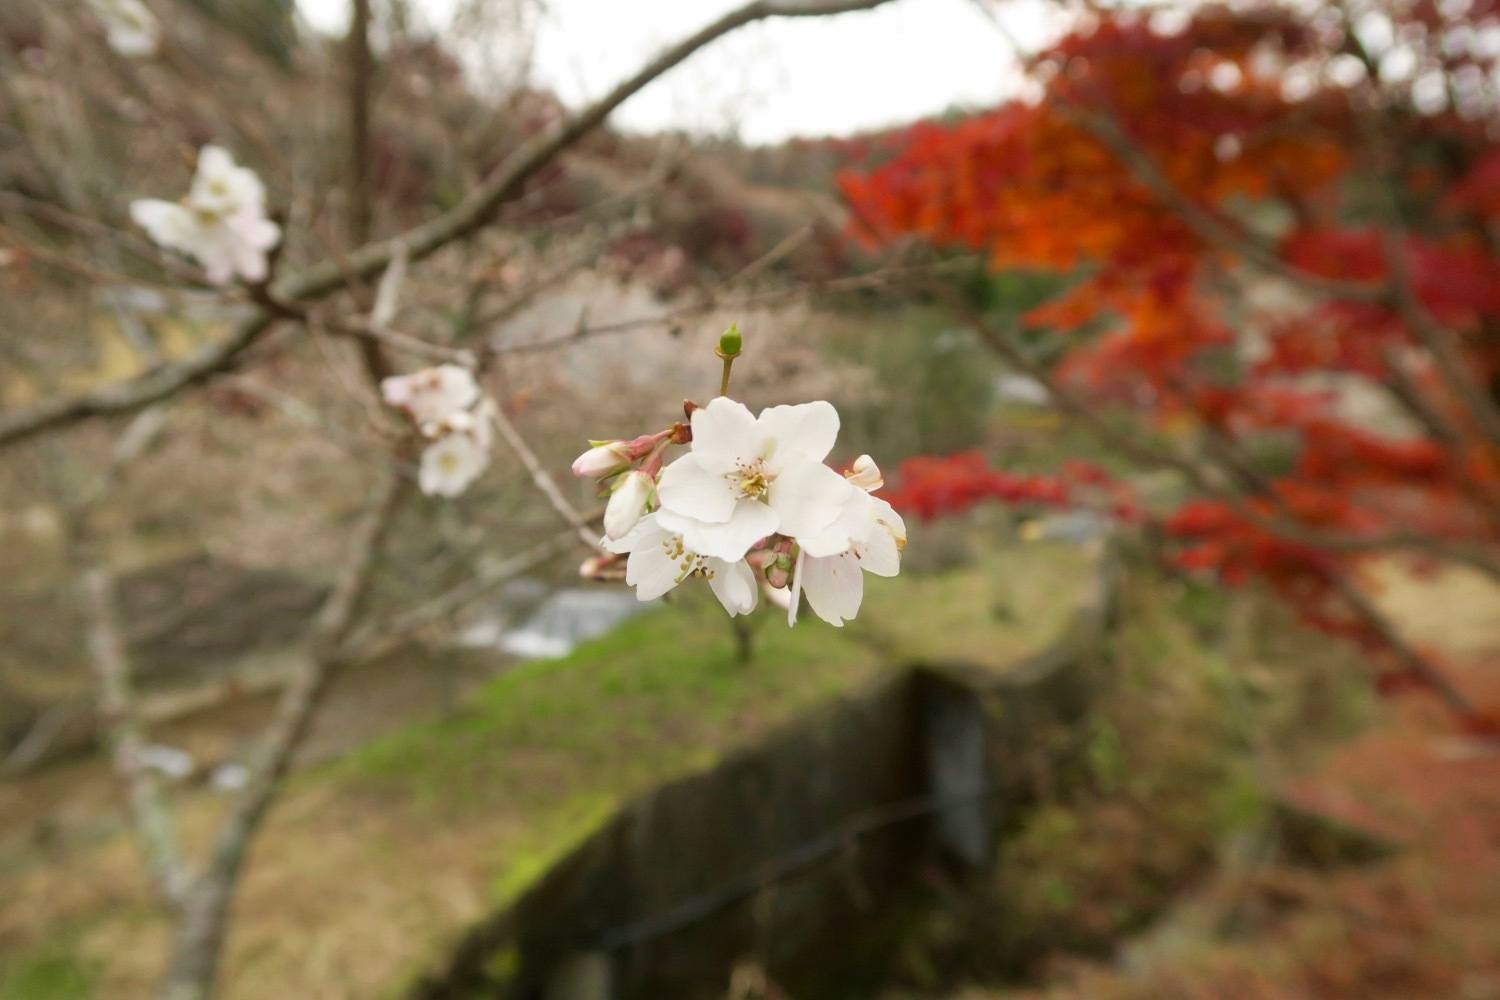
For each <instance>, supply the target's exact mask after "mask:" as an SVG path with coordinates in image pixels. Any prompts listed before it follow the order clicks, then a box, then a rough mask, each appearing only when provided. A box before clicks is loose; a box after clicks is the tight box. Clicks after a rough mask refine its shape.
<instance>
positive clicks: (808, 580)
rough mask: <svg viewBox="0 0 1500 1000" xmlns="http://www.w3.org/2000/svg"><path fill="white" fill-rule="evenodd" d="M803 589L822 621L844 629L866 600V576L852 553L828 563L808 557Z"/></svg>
mask: <svg viewBox="0 0 1500 1000" xmlns="http://www.w3.org/2000/svg"><path fill="white" fill-rule="evenodd" d="M802 589H803V590H804V591H805V592H806V593H807V603H808V604H810V605H812V609H813V612H814V613H815V614H817V616H818V617H819V618H821V619H823V620H824V621H825V622H827V623H828V624H830V625H833V626H835V627H836V628H842V627H843V625H844V622H845V621H847V620H849V619H851V618H853V617H854V616H855V615H857V614H859V605H860V602H861V601H863V600H864V596H865V575H864V573H863V572H861V571H860V568H859V560H858V559H856V558H855V557H854V555H853V554H852V553H845V554H844V555H841V556H829V557H828V558H826V559H813V558H811V557H808V558H807V559H806V564H805V565H804V566H803V568H802Z"/></svg>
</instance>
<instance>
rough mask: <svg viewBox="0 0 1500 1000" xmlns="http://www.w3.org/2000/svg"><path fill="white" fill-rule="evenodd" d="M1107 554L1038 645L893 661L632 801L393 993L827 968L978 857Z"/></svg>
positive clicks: (1005, 810)
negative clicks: (939, 660) (877, 925)
mask: <svg viewBox="0 0 1500 1000" xmlns="http://www.w3.org/2000/svg"><path fill="white" fill-rule="evenodd" d="M1112 565H1113V564H1112V561H1110V560H1102V561H1101V566H1102V569H1101V571H1100V575H1099V578H1098V581H1097V585H1096V587H1095V588H1094V593H1093V594H1092V595H1091V597H1090V599H1089V600H1088V601H1087V602H1086V604H1085V605H1084V606H1083V607H1081V608H1080V609H1079V610H1078V612H1077V614H1076V617H1075V621H1074V623H1073V626H1072V627H1071V628H1070V629H1069V630H1068V631H1067V633H1066V634H1065V636H1064V637H1063V639H1062V640H1061V641H1060V642H1059V643H1057V644H1056V645H1055V646H1054V647H1053V648H1050V649H1048V650H1046V651H1045V652H1043V653H1042V654H1040V655H1039V656H1036V657H1033V658H1031V659H1029V660H1027V661H1025V662H1022V663H1017V664H1013V665H1011V666H1010V667H1009V668H1008V669H1003V670H996V669H994V668H992V667H980V666H977V665H971V664H962V663H948V664H913V665H910V666H908V667H906V668H905V669H903V670H902V671H900V672H899V673H898V674H897V675H896V676H895V677H893V678H892V679H889V680H887V681H885V682H882V683H880V684H878V685H875V686H874V687H872V688H870V689H868V690H866V691H863V692H860V693H857V694H855V695H852V696H849V697H846V698H843V699H840V700H839V701H837V702H835V703H833V704H830V705H826V706H824V707H822V708H820V709H819V710H816V711H814V712H812V713H810V714H809V715H807V716H806V717H804V718H801V719H799V720H797V721H796V722H795V723H793V724H791V725H789V726H787V727H785V728H784V729H782V730H781V731H780V732H778V733H776V734H774V735H772V736H771V737H769V738H767V739H766V740H764V741H762V742H761V743H759V744H758V745H755V746H752V747H749V748H746V749H745V750H743V751H741V752H739V753H737V754H735V755H734V756H733V757H731V758H729V759H728V760H725V761H724V762H723V763H721V764H720V765H718V766H717V767H714V768H713V769H711V770H708V771H706V772H704V773H701V774H696V775H692V776H689V777H686V778H683V779H680V780H678V781H674V782H672V783H670V784H667V785H665V786H663V787H661V788H659V789H657V790H656V791H654V792H652V793H650V794H648V795H645V796H643V797H641V798H640V799H638V800H636V801H635V802H633V803H631V804H630V805H629V806H627V807H625V808H624V809H622V810H621V811H620V813H619V814H618V815H616V816H615V817H614V818H613V820H612V821H611V822H610V823H609V824H608V825H607V826H605V827H604V828H603V829H602V830H600V831H599V832H598V833H597V834H596V835H594V836H593V837H592V838H590V839H589V840H588V841H587V842H586V843H584V844H583V845H581V846H580V847H579V848H578V849H577V850H575V851H574V852H573V853H572V854H571V855H569V856H568V857H567V858H565V859H563V860H562V861H561V862H560V863H559V864H557V865H556V866H555V867H554V868H553V869H552V870H551V871H550V872H548V873H547V874H546V875H545V876H544V877H543V878H542V879H541V880H540V881H539V882H538V883H537V884H536V885H535V886H534V887H533V888H532V889H531V890H530V891H529V892H527V893H526V895H525V896H524V897H523V898H521V899H520V900H519V901H518V902H517V903H516V904H515V905H514V906H513V907H511V908H509V909H507V910H506V911H504V912H502V913H498V914H495V915H494V916H493V917H492V918H490V919H489V920H486V921H484V922H482V923H481V924H479V925H478V926H476V927H474V928H473V929H472V930H471V931H470V932H469V934H468V935H467V936H466V937H465V938H464V939H463V940H462V941H461V942H460V943H459V945H458V946H457V947H456V948H455V950H454V951H453V953H452V954H451V956H449V958H448V960H447V961H446V962H445V964H444V965H443V967H442V968H440V969H437V970H435V971H434V972H433V973H431V974H430V975H429V976H428V977H427V978H426V979H424V980H423V981H421V982H419V983H417V984H416V985H415V986H414V987H413V988H412V989H411V991H410V994H409V996H410V997H411V998H413V1000H417V998H421V1000H437V998H458V997H508V998H518V1000H636V998H663V997H671V998H688V1000H690V998H694V997H700V996H702V997H709V996H713V997H718V996H722V995H723V989H724V986H725V984H726V983H727V982H728V979H729V974H730V970H731V968H732V967H733V965H734V963H735V962H736V960H738V959H740V958H743V957H744V956H746V955H749V954H753V955H754V956H755V957H756V958H757V960H759V961H760V962H762V963H763V964H764V965H765V966H766V968H767V969H768V970H769V971H770V972H771V974H772V975H773V976H775V977H777V978H778V979H779V978H781V977H782V976H791V977H792V978H796V976H797V975H798V970H799V969H801V970H806V969H808V968H809V967H817V966H820V965H826V964H827V963H828V962H829V961H830V960H831V958H832V957H833V956H836V955H837V954H838V951H837V949H838V945H839V942H840V941H841V940H844V939H846V938H847V937H848V935H850V934H851V933H852V932H853V931H855V930H856V929H857V928H858V927H859V926H861V925H862V924H866V923H869V922H871V921H875V920H878V919H879V917H880V915H881V911H882V907H883V906H886V905H888V904H890V903H892V901H893V900H895V899H897V898H898V897H899V895H900V894H901V893H902V891H903V890H905V889H908V888H909V887H910V886H911V884H912V880H913V879H914V878H917V877H918V876H919V873H920V872H921V870H922V869H923V868H924V866H928V865H932V864H941V865H944V866H946V867H948V868H950V869H957V870H960V871H962V870H964V869H974V870H979V869H983V868H984V867H985V866H986V865H987V864H988V863H989V861H990V858H991V853H992V850H993V847H994V844H995V843H996V839H997V836H998V834H999V831H1000V830H1001V829H1002V828H1003V827H1004V826H1005V825H1007V824H1008V823H1010V822H1011V821H1012V820H1014V819H1015V818H1016V815H1017V814H1018V813H1019V812H1020V811H1021V810H1023V809H1024V808H1026V806H1027V804H1028V799H1029V796H1030V788H1031V787H1032V782H1031V781H1030V780H1028V777H1029V774H1030V772H1031V770H1032V767H1033V765H1034V764H1035V763H1037V757H1038V755H1042V756H1049V755H1052V756H1055V755H1058V754H1061V753H1065V752H1066V750H1065V747H1066V740H1059V739H1058V738H1057V737H1058V734H1060V733H1062V734H1067V733H1069V732H1070V729H1069V726H1068V723H1069V722H1070V721H1072V720H1074V719H1076V718H1077V717H1078V716H1079V715H1080V714H1081V713H1082V712H1083V711H1085V710H1086V708H1087V706H1088V701H1089V695H1090V692H1091V691H1092V690H1093V689H1094V687H1095V685H1094V684H1092V683H1091V677H1092V676H1093V674H1094V669H1093V668H1094V667H1095V666H1096V665H1097V664H1098V663H1099V662H1100V659H1101V649H1102V645H1103V640H1104V638H1105V636H1106V633H1107V629H1108V625H1109V622H1110V619H1111V617H1112V613H1113V594H1114V584H1113V570H1112Z"/></svg>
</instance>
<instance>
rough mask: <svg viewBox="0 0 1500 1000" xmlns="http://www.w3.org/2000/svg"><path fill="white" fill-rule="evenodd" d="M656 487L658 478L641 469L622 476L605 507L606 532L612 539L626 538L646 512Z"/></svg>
mask: <svg viewBox="0 0 1500 1000" xmlns="http://www.w3.org/2000/svg"><path fill="white" fill-rule="evenodd" d="M655 489H656V480H654V479H652V478H651V477H650V476H649V475H647V474H646V473H644V472H642V471H641V470H640V469H632V470H630V471H629V472H627V473H625V475H623V476H621V477H620V481H619V482H618V483H616V484H615V488H614V492H613V493H611V494H610V495H609V503H608V504H606V505H605V507H604V534H605V535H607V536H608V537H609V538H611V539H616V540H618V539H621V538H624V537H625V535H626V534H628V533H629V531H630V529H631V528H634V527H635V525H636V522H637V521H639V520H640V519H641V517H642V516H643V515H644V514H645V513H646V504H647V503H649V502H650V500H651V494H652V493H653V492H654V491H655Z"/></svg>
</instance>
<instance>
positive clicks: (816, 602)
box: [787, 462, 906, 627]
mask: <svg viewBox="0 0 1500 1000" xmlns="http://www.w3.org/2000/svg"><path fill="white" fill-rule="evenodd" d="M870 464H871V465H873V464H874V463H873V462H872V463H870ZM856 465H857V463H856ZM860 478H861V476H860V473H859V470H858V469H857V468H856V469H855V470H853V474H852V475H851V476H850V481H849V483H848V492H847V493H846V494H845V501H844V503H843V505H842V506H841V507H840V512H839V516H838V518H837V520H836V521H835V523H834V524H833V525H831V526H830V527H829V529H828V530H826V531H824V532H821V533H820V534H818V535H814V536H809V537H807V538H805V539H803V540H802V541H801V542H800V551H799V552H798V555H797V562H796V565H795V566H794V568H793V570H792V584H791V599H790V602H789V606H788V608H787V624H789V625H795V624H797V609H798V605H799V604H800V603H801V595H802V594H804V593H805V594H806V595H807V603H808V604H809V605H810V606H811V607H812V609H813V612H814V613H815V614H816V615H817V616H818V617H819V618H821V619H823V620H824V621H826V622H828V623H829V624H830V625H834V626H837V627H842V626H843V624H844V622H845V621H847V620H848V619H851V618H853V617H854V616H855V615H856V614H858V613H859V606H860V604H861V602H862V601H863V600H864V593H865V580H864V574H865V573H874V574H875V575H876V576H895V575H896V574H897V573H899V572H900V571H901V550H902V549H903V548H905V546H906V522H905V521H903V520H902V519H901V515H900V514H897V513H896V511H895V510H894V509H893V508H892V507H891V505H890V504H889V503H887V502H886V501H884V500H882V499H880V498H879V497H875V496H871V495H870V494H869V492H868V491H867V490H865V489H862V488H860V486H859V485H858V480H859V479H860ZM864 478H869V477H864ZM874 478H875V479H877V480H878V479H879V472H878V470H877V471H876V475H875V476H874Z"/></svg>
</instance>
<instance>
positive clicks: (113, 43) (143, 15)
mask: <svg viewBox="0 0 1500 1000" xmlns="http://www.w3.org/2000/svg"><path fill="white" fill-rule="evenodd" d="M89 7H90V9H92V10H93V12H94V16H95V17H97V18H98V19H99V23H100V24H102V25H103V26H104V35H105V38H106V40H107V41H108V42H109V47H110V48H112V49H114V50H115V51H116V52H118V53H119V54H120V55H122V56H125V57H127V58H130V59H144V58H146V57H148V56H154V55H156V48H157V46H158V45H159V44H160V43H161V25H160V24H158V23H157V20H156V15H155V14H153V13H151V8H149V7H147V6H146V5H145V4H144V3H142V2H141V0H89Z"/></svg>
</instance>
